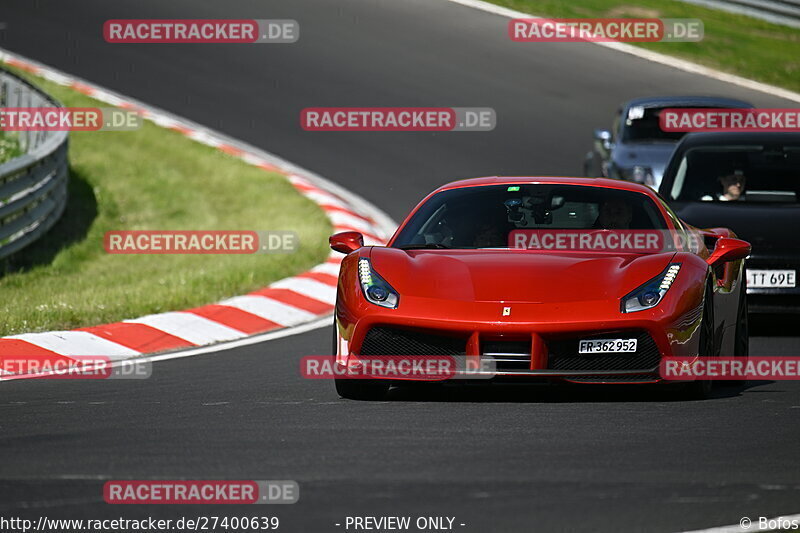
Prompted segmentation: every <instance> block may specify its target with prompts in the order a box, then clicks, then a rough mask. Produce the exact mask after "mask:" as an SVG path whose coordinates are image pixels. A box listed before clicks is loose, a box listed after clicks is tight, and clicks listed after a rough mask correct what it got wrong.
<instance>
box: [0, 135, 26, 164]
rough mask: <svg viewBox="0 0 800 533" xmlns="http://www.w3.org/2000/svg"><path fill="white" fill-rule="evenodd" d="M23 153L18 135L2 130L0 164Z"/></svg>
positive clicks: (0, 136)
mask: <svg viewBox="0 0 800 533" xmlns="http://www.w3.org/2000/svg"><path fill="white" fill-rule="evenodd" d="M20 155H22V150H21V149H20V147H19V142H18V141H17V138H16V136H14V135H12V134H9V133H6V132H3V131H0V164H3V163H5V162H6V161H8V160H9V159H14V158H15V157H17V156H20Z"/></svg>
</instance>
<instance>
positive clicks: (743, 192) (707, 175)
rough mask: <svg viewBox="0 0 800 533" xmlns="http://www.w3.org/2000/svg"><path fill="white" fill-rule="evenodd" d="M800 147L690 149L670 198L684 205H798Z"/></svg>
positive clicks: (677, 173) (799, 191)
mask: <svg viewBox="0 0 800 533" xmlns="http://www.w3.org/2000/svg"><path fill="white" fill-rule="evenodd" d="M799 196H800V146H785V145H780V146H778V145H773V146H709V147H701V148H694V149H691V150H687V151H686V153H685V154H684V155H683V158H682V159H681V161H680V164H679V165H678V169H677V172H676V173H675V180H674V181H673V183H672V189H671V190H670V197H671V198H672V199H673V200H678V201H682V202H733V204H731V205H734V204H739V203H742V202H745V203H765V202H775V203H789V204H797V203H798V197H799Z"/></svg>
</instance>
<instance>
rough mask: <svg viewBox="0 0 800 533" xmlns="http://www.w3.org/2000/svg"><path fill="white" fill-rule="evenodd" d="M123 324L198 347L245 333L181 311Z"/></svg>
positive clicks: (235, 337) (136, 319)
mask: <svg viewBox="0 0 800 533" xmlns="http://www.w3.org/2000/svg"><path fill="white" fill-rule="evenodd" d="M125 322H129V323H131V324H144V325H146V326H150V327H153V328H156V329H159V330H161V331H164V332H166V333H169V334H170V335H173V336H175V337H178V338H181V339H183V340H186V341H189V342H191V343H192V344H198V345H200V344H210V343H213V342H220V341H228V340H231V339H238V338H241V337H244V336H245V333H242V332H241V331H238V330H235V329H233V328H229V327H228V326H224V325H222V324H220V323H219V322H214V321H213V320H209V319H207V318H204V317H202V316H199V315H195V314H194V313H185V312H183V311H175V312H171V313H160V314H157V315H147V316H143V317H139V318H134V319H132V320H125Z"/></svg>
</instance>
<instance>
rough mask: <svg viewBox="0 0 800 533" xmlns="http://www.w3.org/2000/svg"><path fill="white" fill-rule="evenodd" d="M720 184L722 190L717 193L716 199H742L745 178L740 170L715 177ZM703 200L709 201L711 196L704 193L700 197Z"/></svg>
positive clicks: (727, 200) (728, 200)
mask: <svg viewBox="0 0 800 533" xmlns="http://www.w3.org/2000/svg"><path fill="white" fill-rule="evenodd" d="M717 179H718V181H719V183H720V185H721V186H722V192H721V193H720V194H718V195H717V200H718V201H720V202H735V201H737V200H741V199H742V195H743V194H744V186H745V182H746V178H745V177H744V174H743V173H742V172H740V171H737V172H734V173H733V174H728V175H727V176H720V177H719V178H717ZM700 199H701V200H702V201H704V202H710V201H712V200H713V198H712V197H711V196H709V195H705V196H703V197H702V198H700Z"/></svg>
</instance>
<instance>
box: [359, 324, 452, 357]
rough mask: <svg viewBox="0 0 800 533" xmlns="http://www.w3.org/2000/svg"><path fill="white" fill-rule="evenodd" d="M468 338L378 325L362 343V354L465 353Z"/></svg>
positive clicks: (368, 333)
mask: <svg viewBox="0 0 800 533" xmlns="http://www.w3.org/2000/svg"><path fill="white" fill-rule="evenodd" d="M466 353H467V340H466V339H463V338H458V337H449V336H445V335H436V334H432V333H426V332H422V331H414V330H407V329H400V328H391V327H384V326H376V327H374V328H372V329H370V330H369V331H368V332H367V334H366V336H365V337H364V342H363V343H362V344H361V355H465V354H466Z"/></svg>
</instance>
